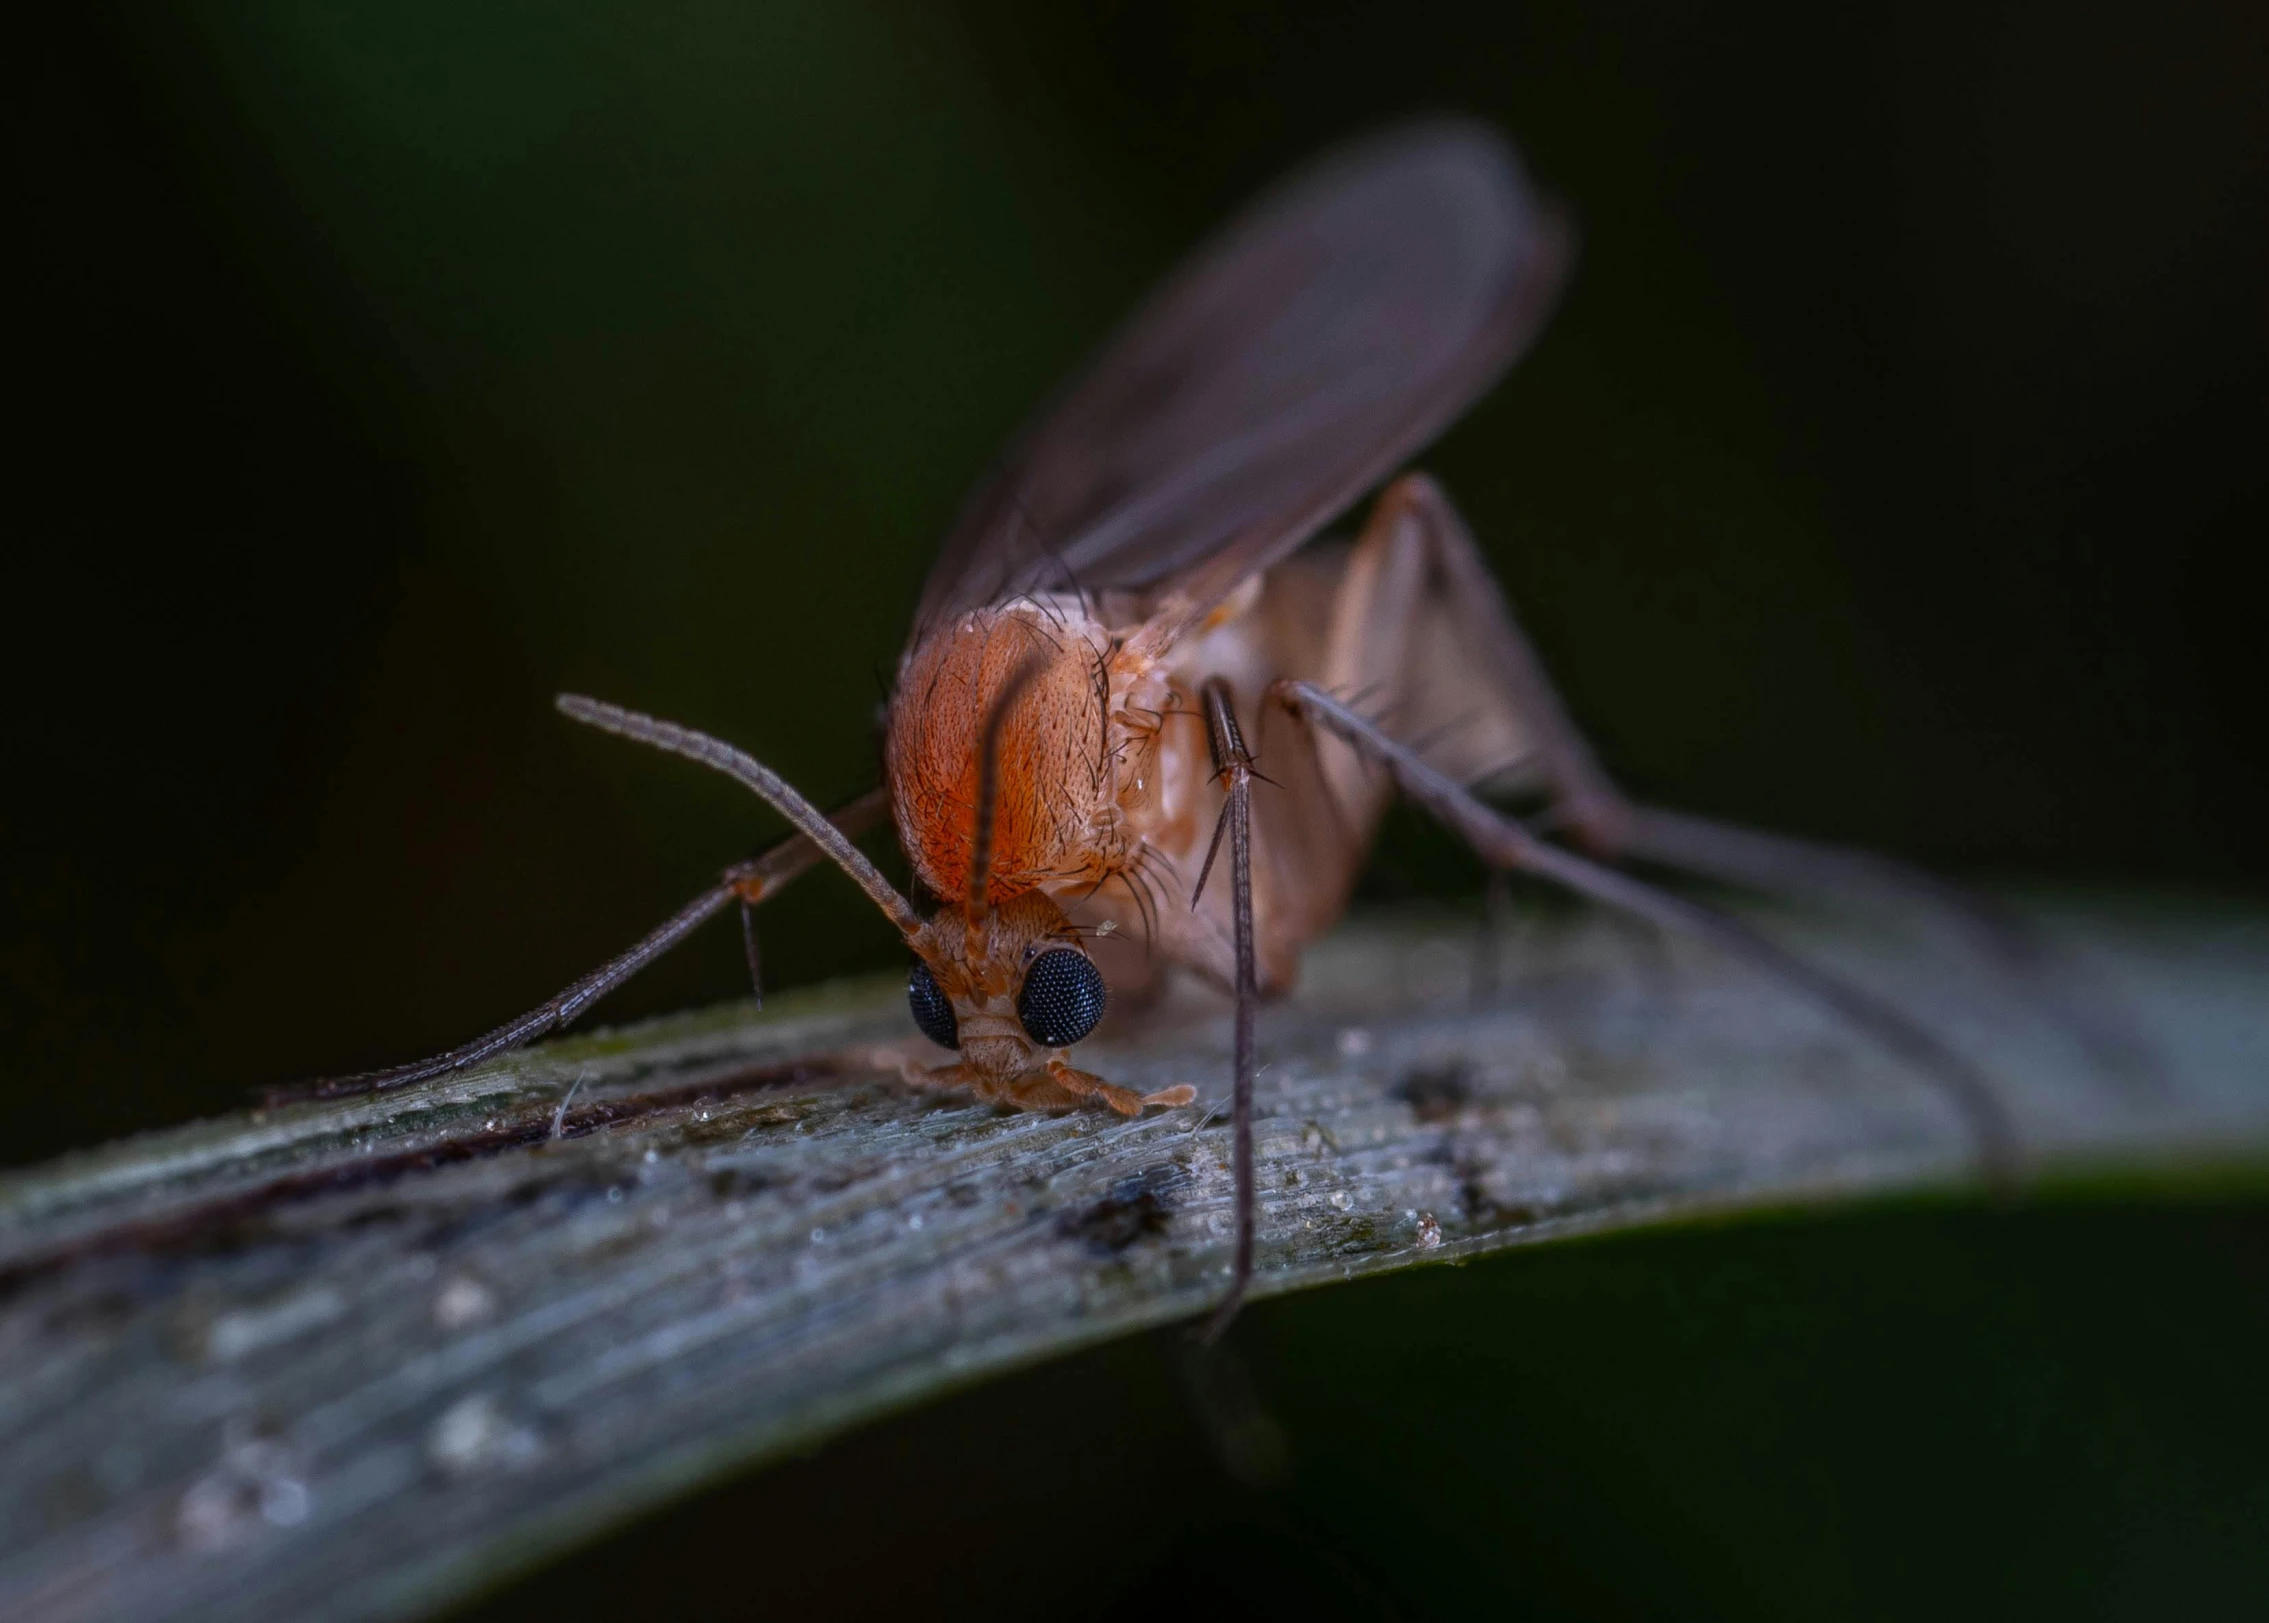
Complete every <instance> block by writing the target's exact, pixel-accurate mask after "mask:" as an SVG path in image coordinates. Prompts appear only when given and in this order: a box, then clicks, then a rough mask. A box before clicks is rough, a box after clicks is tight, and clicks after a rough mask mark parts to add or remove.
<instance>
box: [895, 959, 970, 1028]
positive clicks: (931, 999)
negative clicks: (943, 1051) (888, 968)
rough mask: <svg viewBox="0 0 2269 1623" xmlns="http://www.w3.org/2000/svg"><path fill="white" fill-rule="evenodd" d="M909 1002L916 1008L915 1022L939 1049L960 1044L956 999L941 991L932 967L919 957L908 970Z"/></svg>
mask: <svg viewBox="0 0 2269 1623" xmlns="http://www.w3.org/2000/svg"><path fill="white" fill-rule="evenodd" d="M906 1003H907V1006H908V1007H910V1008H911V1009H912V1010H913V1011H914V1024H916V1025H917V1026H920V1027H921V1028H922V1035H923V1036H925V1037H927V1038H929V1040H930V1041H931V1042H933V1043H936V1044H937V1045H938V1046H939V1047H940V1048H959V1047H960V1046H961V1022H960V1021H958V1020H956V1019H954V1017H953V999H951V998H949V997H947V996H946V995H945V994H944V993H943V992H941V991H939V990H938V983H937V978H936V977H935V976H933V975H932V974H931V973H930V966H929V965H928V964H925V963H923V962H922V960H921V959H919V958H917V959H915V960H914V967H913V968H912V969H909V970H908V971H907V972H906Z"/></svg>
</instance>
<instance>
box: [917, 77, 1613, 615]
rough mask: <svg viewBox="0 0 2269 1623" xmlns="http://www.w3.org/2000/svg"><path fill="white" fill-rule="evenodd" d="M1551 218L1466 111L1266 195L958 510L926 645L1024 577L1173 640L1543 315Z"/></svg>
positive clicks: (1407, 451)
mask: <svg viewBox="0 0 2269 1623" xmlns="http://www.w3.org/2000/svg"><path fill="white" fill-rule="evenodd" d="M1569 257H1570V244H1569V233H1568V231H1567V229H1566V228H1565V226H1564V224H1563V223H1562V221H1561V218H1560V216H1559V215H1558V214H1557V213H1556V212H1555V211H1554V210H1553V209H1552V208H1551V207H1550V205H1549V204H1547V203H1545V202H1544V201H1542V200H1541V199H1539V197H1538V196H1537V195H1536V193H1535V192H1534V191H1533V190H1532V189H1531V187H1530V185H1529V183H1528V180H1527V177H1526V176H1525V175H1524V174H1523V173H1522V170H1521V166H1520V161H1519V159H1518V158H1517V157H1516V156H1515V155H1514V153H1513V151H1512V149H1511V148H1510V147H1509V146H1507V145H1506V144H1505V142H1504V141H1503V140H1502V139H1500V138H1499V137H1498V136H1496V135H1495V134H1493V133H1492V132H1490V131H1489V130H1487V129H1484V128H1482V127H1481V126H1479V125H1475V124H1470V123H1462V122H1454V123H1453V122H1436V123H1428V124H1420V125H1415V126H1408V127H1404V128H1400V129H1396V130H1392V131H1389V132H1387V133H1386V134H1383V135H1379V136H1374V137H1371V138H1370V139H1367V140H1364V141H1360V142H1357V143H1355V144H1354V145H1351V146H1348V147H1344V148H1342V149H1340V150H1338V151H1336V152H1333V153H1330V154H1327V155H1326V156H1325V157H1324V158H1323V159H1322V160H1320V161H1319V162H1317V163H1315V164H1313V165H1311V166H1310V167H1308V168H1307V169H1304V170H1302V171H1300V172H1298V173H1296V174H1294V175H1293V176H1292V177H1291V178H1290V179H1289V180H1287V181H1285V182H1283V183H1282V184H1280V185H1279V186H1277V187H1276V188H1275V189H1273V190H1271V191H1269V192H1267V193H1264V194H1263V195H1262V196H1261V197H1260V198H1258V199H1257V200H1256V201H1255V202H1253V203H1252V204H1251V205H1249V206H1248V207H1247V208H1246V210H1245V211H1244V212H1243V213H1242V214H1240V215H1239V216H1238V217H1237V218H1236V219H1234V220H1233V221H1231V222H1230V224H1229V225H1228V226H1227V227H1226V228H1225V229H1223V230H1222V231H1221V232H1220V234H1218V235H1217V236H1216V237H1215V238H1214V239H1213V240H1212V241H1211V242H1209V243H1207V244H1206V245H1205V246H1204V247H1202V248H1200V249H1199V250H1198V252H1197V253H1196V254H1194V255H1193V256H1192V257H1191V258H1190V259H1189V260H1188V261H1187V262H1185V263H1184V264H1183V265H1182V266H1181V267H1180V269H1178V270H1177V271H1176V272H1175V273H1174V274H1173V275H1172V276H1170V277H1169V278H1168V279H1167V281H1166V282H1165V284H1164V285H1163V286H1161V287H1160V288H1159V289H1158V290H1157V291H1156V292H1155V293H1153V294H1152V295H1151V297H1150V298H1149V300H1148V301H1147V302H1146V303H1145V304H1143V305H1142V306H1141V307H1140V308H1139V309H1138V310H1137V311H1136V312H1135V314H1134V316H1133V317H1132V318H1131V319H1130V320H1129V321H1128V322H1127V324H1126V325H1125V326H1124V327H1123V328H1122V329H1121V330H1120V331H1119V333H1118V334H1117V335H1116V336H1115V337H1114V338H1113V339H1112V340H1111V341H1110V342H1109V343H1108V344H1107V345H1106V346H1105V347H1104V349H1103V352H1102V354H1101V355H1100V356H1099V357H1098V358H1097V359H1096V361H1095V362H1094V364H1093V365H1092V366H1091V367H1090V368H1089V370H1088V371H1087V373H1086V374H1085V376H1084V377H1082V378H1081V379H1080V380H1079V381H1078V382H1077V383H1075V384H1074V385H1073V386H1072V387H1071V389H1070V390H1069V391H1068V392H1066V393H1065V394H1064V395H1063V396H1061V397H1060V398H1059V399H1058V400H1057V401H1056V403H1055V404H1054V405H1053V407H1052V408H1050V409H1049V410H1047V411H1045V412H1043V413H1042V414H1041V416H1040V417H1039V419H1038V420H1037V421H1036V422H1035V423H1034V424H1033V425H1032V426H1031V427H1030V428H1029V429H1028V430H1027V431H1026V432H1025V434H1024V436H1023V437H1022V438H1021V440H1020V441H1018V443H1017V444H1016V445H1015V446H1014V448H1013V449H1012V450H1011V452H1010V454H1009V456H1008V458H1007V460H1006V462H1005V463H1004V464H1003V465H1002V466H1001V467H1000V468H999V469H998V470H997V471H996V472H995V473H994V475H993V476H992V477H991V478H990V479H989V480H987V481H986V483H985V484H984V485H982V486H981V487H980V488H979V489H978V491H977V492H976V494H975V495H974V496H973V497H972V498H971V500H970V502H969V504H968V506H967V507H966V508H965V509H964V510H963V512H962V515H961V518H960V520H959V522H958V523H957V524H956V526H955V528H954V531H953V533H952V535H951V537H950V538H949V539H948V540H947V542H946V545H945V548H944V551H943V552H942V554H941V555H940V556H939V558H938V561H937V564H936V566H935V568H933V569H932V571H931V573H930V578H929V582H928V584H927V585H926V586H925V587H924V589H923V593H922V602H921V607H920V610H919V611H918V613H917V614H916V617H915V624H914V635H915V638H916V640H919V639H920V637H921V636H922V634H923V633H924V632H925V631H926V630H927V629H928V628H929V627H931V626H933V625H936V624H938V623H939V622H941V621H942V620H944V619H946V618H948V617H950V616H953V615H956V614H960V613H962V612H964V611H967V610H970V609H975V608H983V607H986V606H988V605H991V604H995V603H999V602H1002V601H1005V600H1006V599H1009V598H1012V597H1016V596H1019V595H1022V594H1025V593H1029V592H1045V591H1060V590H1065V589H1067V588H1069V587H1070V586H1072V585H1073V584H1074V583H1076V584H1077V585H1078V586H1079V587H1080V588H1082V589H1085V590H1088V591H1091V592H1111V591H1126V592H1139V593H1143V594H1145V595H1146V597H1147V598H1148V600H1149V601H1150V602H1151V603H1152V604H1153V605H1154V606H1155V607H1156V608H1157V610H1158V611H1159V612H1161V613H1162V614H1163V615H1164V617H1165V620H1166V624H1165V626H1164V627H1163V629H1164V630H1165V631H1166V633H1167V635H1168V636H1169V637H1170V636H1171V635H1173V634H1176V633H1177V632H1178V631H1179V629H1181V628H1182V627H1184V626H1186V625H1188V624H1189V623H1191V622H1192V621H1194V620H1195V619H1196V618H1197V617H1199V616H1201V615H1203V614H1204V613H1205V612H1206V611H1207V610H1209V609H1211V608H1212V607H1213V606H1214V605H1215V604H1217V603H1218V602H1219V601H1220V600H1221V599H1222V598H1223V597H1225V596H1226V595H1227V594H1228V593H1229V592H1231V591H1232V590H1234V589H1235V588H1236V586H1237V584H1238V583H1239V582H1240V581H1242V580H1243V579H1244V578H1245V577H1246V576H1248V575H1250V574H1252V573H1253V572H1254V571H1256V570H1261V569H1265V568H1267V567H1268V566H1269V565H1270V564H1271V563H1273V562H1275V561H1276V560H1277V559H1278V558H1280V557H1282V556H1283V555H1284V554H1285V553H1287V552H1289V551H1291V550H1292V549H1293V548H1295V547H1297V546H1299V545H1300V544H1301V543H1302V542H1303V541H1305V540H1307V539H1308V538H1309V537H1310V536H1312V535H1313V534H1315V532H1316V531H1317V530H1318V529H1320V528H1322V526H1324V525H1325V524H1327V523H1329V522H1330V521H1331V520H1332V519H1333V518H1335V517H1336V516H1337V515H1338V514H1339V513H1340V512H1342V511H1344V510H1345V509H1346V508H1347V507H1348V506H1349V505H1350V504H1352V503H1353V502H1354V501H1355V499H1356V498H1357V497H1358V496H1360V495H1361V494H1362V493H1363V492H1364V491H1365V490H1367V489H1369V488H1370V487H1371V486H1373V485H1376V484H1378V483H1380V482H1381V481H1382V480H1384V479H1385V478H1386V477H1387V476H1388V475H1390V474H1392V473H1393V472H1395V471H1396V469H1397V468H1398V467H1400V466H1401V465H1402V463H1403V462H1404V461H1406V460H1407V459H1408V458H1409V457H1410V456H1411V455H1412V454H1413V453H1415V452H1416V451H1417V450H1419V448H1420V447H1422V446H1424V445H1425V444H1426V442H1427V441H1429V440H1431V439H1432V438H1433V437H1434V436H1435V435H1437V434H1439V433H1440V432H1441V431H1442V430H1443V429H1444V428H1445V427H1447V426H1448V425H1449V423H1450V422H1451V421H1452V420H1453V419H1454V418H1455V417H1457V415H1458V414H1459V413H1460V412H1462V411H1463V410H1464V409H1465V408H1466V407H1467V406H1468V405H1470V404H1471V403H1472V402H1473V400H1474V399H1475V398H1476V397H1477V396H1479V395H1480V394H1481V393H1482V392H1483V391H1484V390H1486V389H1487V388H1489V386H1490V385H1491V384H1493V383H1494V382H1495V381H1496V380H1497V378H1498V376H1499V374H1501V373H1502V372H1503V371H1504V369H1505V368H1506V367H1507V366H1508V365H1510V364H1511V362H1512V361H1513V360H1514V359H1515V358H1516V357H1517V356H1518V355H1519V354H1520V352H1521V351H1522V349H1524V348H1525V347H1526V346H1527V344H1528V342H1529V340H1530V339H1531V338H1532V337H1533V336H1534V335H1535V333H1536V331H1537V329H1538V328H1539V327H1540V326H1541V325H1542V323H1543V320H1544V318H1545V316H1546V315H1547V314H1548V313H1549V311H1550V308H1551V305H1552V301H1553V298H1554V296H1555V294H1556V293H1557V292H1558V290H1559V286H1560V283H1561V280H1562V278H1563V275H1564V273H1565V271H1566V267H1567V264H1568V260H1569Z"/></svg>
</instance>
